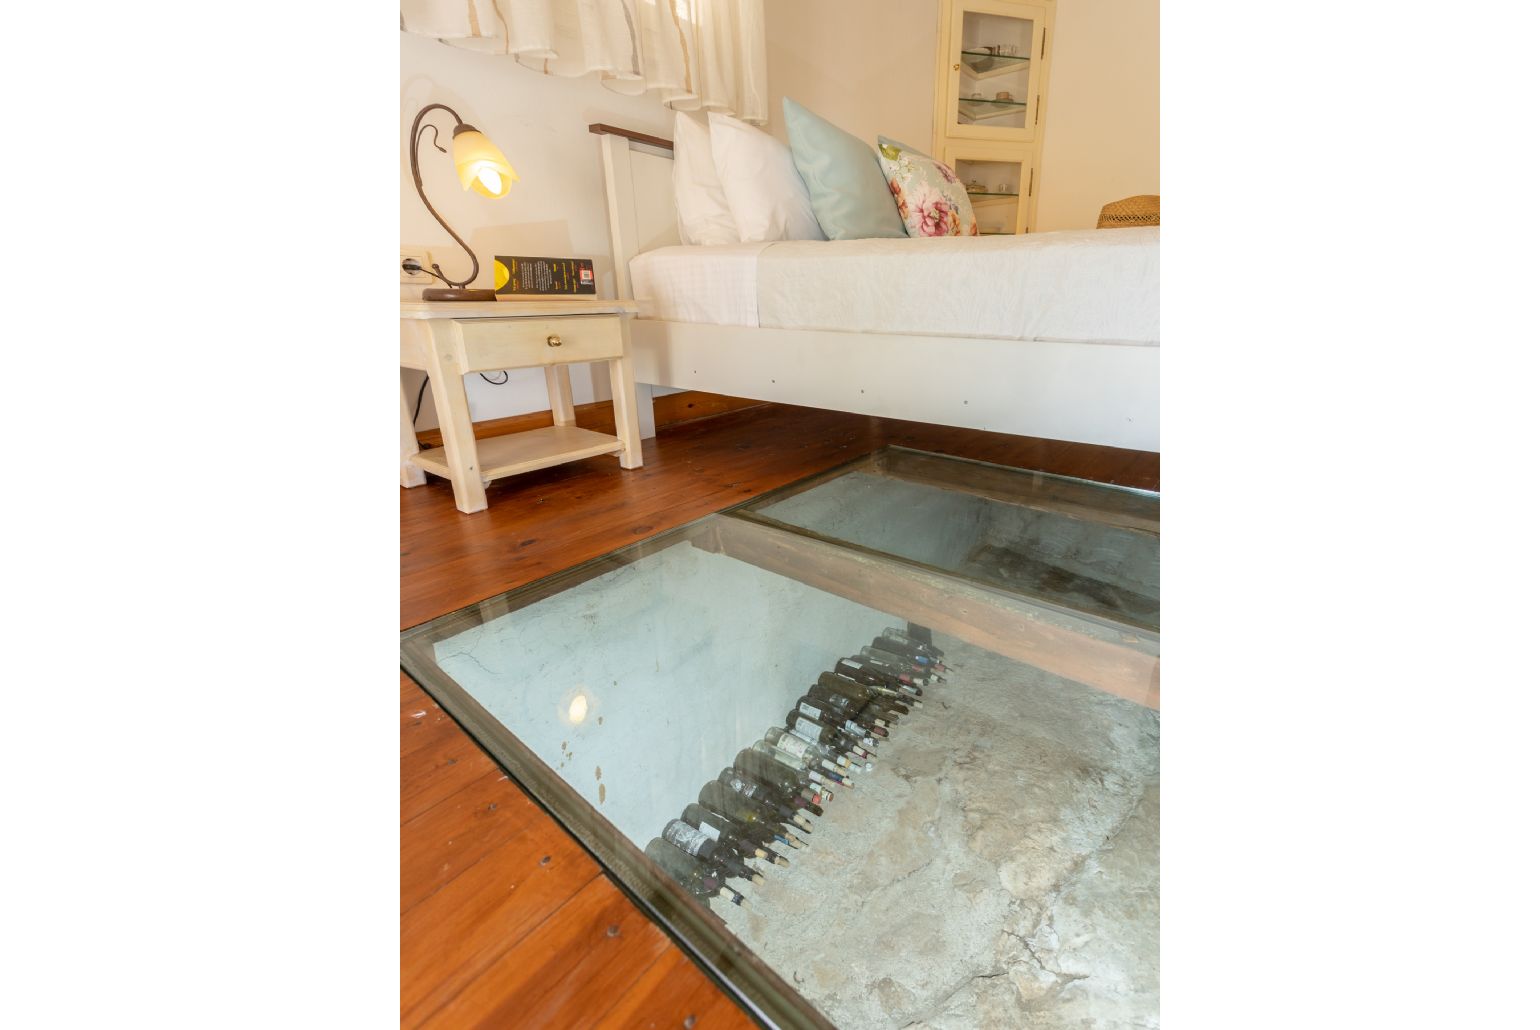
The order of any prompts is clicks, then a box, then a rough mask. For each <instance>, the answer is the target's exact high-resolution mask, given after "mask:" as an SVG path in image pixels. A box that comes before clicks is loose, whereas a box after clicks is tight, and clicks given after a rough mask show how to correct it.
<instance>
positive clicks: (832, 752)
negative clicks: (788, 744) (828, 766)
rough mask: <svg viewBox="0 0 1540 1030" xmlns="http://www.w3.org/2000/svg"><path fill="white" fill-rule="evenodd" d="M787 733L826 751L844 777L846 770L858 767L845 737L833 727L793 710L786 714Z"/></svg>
mask: <svg viewBox="0 0 1540 1030" xmlns="http://www.w3.org/2000/svg"><path fill="white" fill-rule="evenodd" d="M784 725H785V727H786V731H787V732H788V733H790V734H792V736H795V737H801V738H802V739H803V740H805V741H807V742H808V743H809V744H816V745H818V746H819V747H821V748H823V749H824V753H825V754H826V755H828V756H829V757H830V759H831V760H832V761H833V762H834V763H835V764H836V765H838V766H840V772H841V774H842V775H843V773H844V770H845V769H847V768H849V769H854V768H855V767H856V760H855V758H854V757H853V756H852V755H850V754H849V753H848V752H849V751H850V748H849V747H848V746H847V745H846V743H845V737H844V735H843V734H841V733H840V732H839V731H838V730H836V729H834V728H833V727H832V726H825V725H824V724H823V723H822V722H820V721H818V720H817V719H812V718H809V717H808V716H806V715H803V714H802V713H801V712H799V711H798V710H797V709H795V708H793V709H792V710H791V711H789V712H787V713H786V722H785V723H784Z"/></svg>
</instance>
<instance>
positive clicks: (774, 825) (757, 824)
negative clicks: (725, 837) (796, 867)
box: [696, 780, 807, 848]
mask: <svg viewBox="0 0 1540 1030" xmlns="http://www.w3.org/2000/svg"><path fill="white" fill-rule="evenodd" d="M696 800H697V801H699V802H700V804H701V806H702V807H704V808H709V809H711V810H712V811H713V812H716V813H718V814H720V815H725V816H726V817H727V818H729V819H731V820H732V821H733V822H735V823H737V824H739V825H740V826H743V827H746V828H747V829H748V830H749V832H751V833H763V834H765V836H767V837H771V838H774V839H775V840H778V841H780V842H781V843H782V844H786V845H789V846H791V847H794V848H801V847H806V846H807V842H806V841H804V840H803V839H802V838H801V837H798V836H797V835H796V834H795V833H792V832H791V831H790V830H788V829H786V827H785V826H784V825H783V824H782V823H781V821H780V820H779V819H777V818H776V817H775V815H774V813H772V812H771V811H770V810H769V809H767V808H765V807H764V806H763V805H760V804H758V803H756V802H753V801H750V800H749V799H748V798H746V797H744V796H743V795H742V794H737V793H734V792H733V791H730V790H728V789H727V788H726V787H724V786H722V784H721V783H719V782H717V781H716V780H712V781H711V782H710V783H708V784H706V785H705V786H704V787H702V788H701V789H700V795H699V796H698V797H697V798H696Z"/></svg>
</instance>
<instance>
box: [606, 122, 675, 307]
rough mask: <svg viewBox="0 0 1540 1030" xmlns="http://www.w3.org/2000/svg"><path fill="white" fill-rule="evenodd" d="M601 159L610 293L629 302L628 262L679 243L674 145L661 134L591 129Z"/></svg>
mask: <svg viewBox="0 0 1540 1030" xmlns="http://www.w3.org/2000/svg"><path fill="white" fill-rule="evenodd" d="M588 131H589V132H592V133H596V134H597V135H598V136H599V153H600V156H601V158H602V159H603V161H604V193H605V196H604V201H605V205H606V207H607V208H608V210H609V219H610V253H611V257H613V258H614V261H615V290H616V292H617V293H618V294H619V296H620V297H621V298H622V299H625V300H630V299H631V297H632V294H631V259H632V258H633V257H635V256H636V255H638V254H640V253H642V252H643V251H647V250H653V249H655V248H657V247H667V246H672V245H673V244H676V243H678V242H679V218H678V215H677V214H676V213H675V208H674V144H673V143H671V142H669V141H668V140H666V139H664V138H663V137H661V136H650V135H648V134H647V133H644V132H634V131H632V130H630V129H620V128H616V127H615V126H613V125H590V126H589V127H588Z"/></svg>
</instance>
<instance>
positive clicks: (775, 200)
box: [707, 111, 828, 243]
mask: <svg viewBox="0 0 1540 1030" xmlns="http://www.w3.org/2000/svg"><path fill="white" fill-rule="evenodd" d="M707 117H708V118H709V119H710V122H711V155H712V157H714V158H715V159H716V169H717V178H719V179H720V180H721V182H722V192H724V193H725V194H727V206H728V207H729V208H731V209H732V213H733V222H734V223H735V224H736V225H737V227H738V238H739V239H740V240H742V241H743V242H744V243H757V242H759V241H761V240H823V239H828V237H827V236H825V235H824V234H823V230H822V229H820V228H819V227H818V218H817V217H816V216H815V215H814V214H813V202H812V200H811V199H810V198H809V197H808V193H807V186H806V185H805V184H804V183H803V182H802V176H801V175H799V174H798V173H797V166H796V163H795V162H793V161H792V159H791V150H790V149H789V148H788V147H787V146H786V144H784V143H782V142H781V141H780V140H778V139H776V138H775V137H774V136H771V135H770V134H769V133H767V132H763V131H761V130H759V129H756V128H754V126H752V125H750V124H748V123H747V122H742V121H739V120H738V119H736V118H734V117H732V116H731V115H725V114H719V113H717V112H716V111H712V112H710V114H709V115H708V116H707Z"/></svg>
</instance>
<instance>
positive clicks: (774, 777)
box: [733, 748, 824, 815]
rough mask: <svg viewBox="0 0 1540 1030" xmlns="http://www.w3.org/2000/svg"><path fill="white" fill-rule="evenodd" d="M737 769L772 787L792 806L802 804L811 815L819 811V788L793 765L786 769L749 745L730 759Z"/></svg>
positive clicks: (821, 794) (821, 811)
mask: <svg viewBox="0 0 1540 1030" xmlns="http://www.w3.org/2000/svg"><path fill="white" fill-rule="evenodd" d="M733 768H734V769H735V770H737V771H738V772H741V773H743V774H745V775H746V776H749V777H750V778H752V779H755V780H758V781H759V782H760V783H764V784H768V785H769V786H771V787H773V788H775V790H776V791H778V792H779V793H780V795H781V799H782V800H783V801H785V802H786V803H787V804H788V805H791V806H792V807H793V808H805V809H807V810H808V811H809V812H812V813H813V814H814V815H823V808H822V798H823V796H824V794H823V788H822V786H820V785H819V784H816V783H813V782H811V781H810V780H808V779H807V778H806V777H804V776H803V775H802V774H801V773H800V772H799V771H797V770H795V769H788V768H787V767H786V766H784V765H782V764H781V763H780V762H777V761H774V760H772V759H770V758H766V757H765V756H764V755H762V754H760V753H759V752H757V751H754V750H753V749H752V748H744V749H743V750H742V751H739V752H738V754H737V757H735V758H734V759H733Z"/></svg>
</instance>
